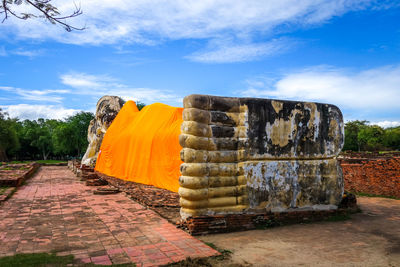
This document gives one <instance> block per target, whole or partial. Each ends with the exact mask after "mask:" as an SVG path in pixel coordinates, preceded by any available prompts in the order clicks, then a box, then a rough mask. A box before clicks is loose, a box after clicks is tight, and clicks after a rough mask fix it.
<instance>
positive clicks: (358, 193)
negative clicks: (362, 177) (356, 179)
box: [353, 192, 400, 200]
mask: <svg viewBox="0 0 400 267" xmlns="http://www.w3.org/2000/svg"><path fill="white" fill-rule="evenodd" d="M353 194H355V195H357V196H360V197H382V198H390V199H396V200H400V198H398V197H395V196H385V195H375V194H368V193H363V192H355V193H353Z"/></svg>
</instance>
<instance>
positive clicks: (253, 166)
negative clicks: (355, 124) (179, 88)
mask: <svg viewBox="0 0 400 267" xmlns="http://www.w3.org/2000/svg"><path fill="white" fill-rule="evenodd" d="M184 108H185V109H184V112H183V120H184V123H183V125H182V134H181V136H180V144H181V145H182V147H183V149H182V151H181V158H182V160H183V161H184V162H185V163H184V164H182V166H181V172H182V177H181V178H180V186H181V187H180V189H179V194H180V197H181V202H180V203H181V206H182V208H181V215H182V217H183V218H184V219H185V218H187V217H190V216H200V215H213V214H227V213H254V212H262V211H264V212H284V211H291V210H307V209H309V210H327V209H336V208H337V205H338V204H339V203H340V201H341V198H342V194H343V178H342V171H341V168H340V166H339V165H338V163H337V160H336V157H337V155H338V154H339V152H340V151H341V149H342V146H343V141H344V134H343V118H342V114H341V112H340V110H339V109H338V108H337V107H335V106H333V105H328V104H321V103H311V102H297V101H281V100H271V99H257V98H230V97H216V96H207V95H190V96H187V97H185V99H184Z"/></svg>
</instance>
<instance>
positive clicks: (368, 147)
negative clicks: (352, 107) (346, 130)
mask: <svg viewBox="0 0 400 267" xmlns="http://www.w3.org/2000/svg"><path fill="white" fill-rule="evenodd" d="M384 135H385V131H384V130H383V129H382V127H379V126H378V125H368V126H365V127H362V128H361V129H360V130H359V132H358V141H359V143H360V147H361V149H362V150H363V151H378V150H382V149H383V148H384V146H383V137H384Z"/></svg>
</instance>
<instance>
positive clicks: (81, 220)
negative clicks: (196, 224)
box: [0, 167, 219, 266]
mask: <svg viewBox="0 0 400 267" xmlns="http://www.w3.org/2000/svg"><path fill="white" fill-rule="evenodd" d="M95 189H96V188H95V187H94V188H93V187H87V186H85V185H84V184H83V182H80V181H78V179H77V178H76V177H75V176H73V174H72V173H71V172H70V171H69V170H68V169H67V167H41V169H40V170H39V171H38V172H37V173H36V175H35V176H34V177H33V178H31V179H30V180H28V181H27V183H26V184H25V185H23V186H21V187H20V188H19V189H18V191H17V192H16V193H15V194H14V195H13V196H12V197H11V198H10V199H9V200H8V201H6V202H5V203H3V204H2V205H1V206H0V218H1V220H0V257H1V256H7V255H14V254H16V253H38V252H51V251H56V252H57V253H58V255H68V254H73V255H74V256H75V258H76V259H77V261H79V262H83V263H89V262H92V263H95V264H103V265H111V264H112V263H114V264H121V263H130V262H134V263H136V264H137V265H138V266H156V265H162V264H167V263H171V262H177V261H181V260H183V259H185V258H186V257H192V258H195V257H208V256H213V255H218V254H219V253H218V252H217V251H215V250H213V249H212V248H210V247H208V246H207V245H205V244H203V243H202V242H201V241H199V240H197V239H196V238H194V237H192V236H190V235H189V234H187V233H186V232H184V231H182V230H179V229H177V228H176V227H175V226H174V225H172V224H170V223H168V222H167V221H166V220H165V219H163V218H161V217H160V216H159V215H157V214H156V213H155V212H153V211H151V210H148V209H146V208H145V207H143V206H142V205H140V204H138V203H136V202H134V201H133V200H131V199H129V198H128V197H127V196H126V195H125V194H123V193H119V194H115V195H94V194H93V191H94V190H95Z"/></svg>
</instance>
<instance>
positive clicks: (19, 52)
mask: <svg viewBox="0 0 400 267" xmlns="http://www.w3.org/2000/svg"><path fill="white" fill-rule="evenodd" d="M10 53H11V54H13V55H17V56H23V57H28V58H30V59H32V58H34V57H37V56H40V55H43V53H44V50H43V49H39V50H26V49H22V48H19V49H16V50H13V51H10Z"/></svg>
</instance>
